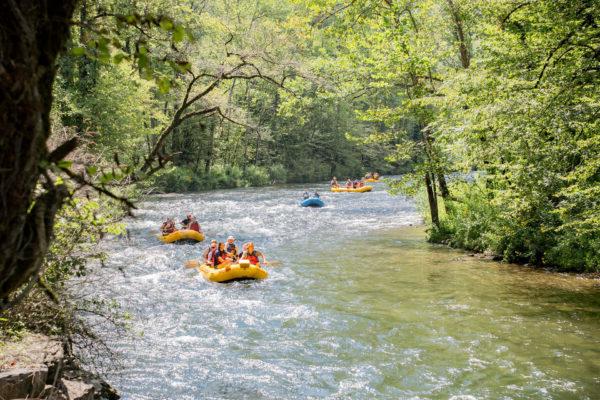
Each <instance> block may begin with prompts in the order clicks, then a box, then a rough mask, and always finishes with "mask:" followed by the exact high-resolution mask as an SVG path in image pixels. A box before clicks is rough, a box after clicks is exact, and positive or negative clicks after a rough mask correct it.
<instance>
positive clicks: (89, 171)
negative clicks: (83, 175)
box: [85, 165, 98, 176]
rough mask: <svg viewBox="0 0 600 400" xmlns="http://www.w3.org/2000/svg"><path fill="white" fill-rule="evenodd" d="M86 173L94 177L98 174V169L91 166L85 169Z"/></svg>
mask: <svg viewBox="0 0 600 400" xmlns="http://www.w3.org/2000/svg"><path fill="white" fill-rule="evenodd" d="M85 171H86V172H87V174H88V175H90V176H92V175H96V172H98V167H96V166H93V165H91V166H89V167H87V168H86V169H85Z"/></svg>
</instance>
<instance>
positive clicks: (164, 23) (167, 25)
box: [160, 17, 173, 32]
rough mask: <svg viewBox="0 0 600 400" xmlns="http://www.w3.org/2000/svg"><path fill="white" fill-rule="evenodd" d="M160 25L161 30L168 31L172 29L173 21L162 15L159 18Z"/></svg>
mask: <svg viewBox="0 0 600 400" xmlns="http://www.w3.org/2000/svg"><path fill="white" fill-rule="evenodd" d="M160 27H161V28H162V29H163V30H165V31H167V32H169V31H171V30H172V29H173V21H171V20H170V19H168V18H164V17H163V18H162V19H161V20H160Z"/></svg>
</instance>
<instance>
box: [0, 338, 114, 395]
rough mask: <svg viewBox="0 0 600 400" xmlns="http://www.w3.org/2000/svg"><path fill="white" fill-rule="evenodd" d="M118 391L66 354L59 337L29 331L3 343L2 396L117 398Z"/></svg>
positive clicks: (0, 351)
mask: <svg viewBox="0 0 600 400" xmlns="http://www.w3.org/2000/svg"><path fill="white" fill-rule="evenodd" d="M119 398H120V396H119V395H118V394H117V392H116V390H115V389H113V388H112V387H111V386H110V385H109V384H108V383H106V382H105V381H104V380H102V379H101V378H100V377H98V376H95V375H94V374H91V373H89V372H87V371H85V370H83V369H81V368H80V367H79V366H78V365H77V364H76V362H74V361H73V360H71V359H70V358H69V357H66V356H65V353H64V351H63V344H62V342H61V341H60V340H57V339H55V338H50V337H47V336H44V335H39V334H28V335H26V336H25V337H23V338H22V339H21V340H19V341H10V342H4V343H0V399H2V400H12V399H51V400H100V399H105V400H116V399H119Z"/></svg>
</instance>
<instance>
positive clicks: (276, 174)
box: [269, 164, 287, 183]
mask: <svg viewBox="0 0 600 400" xmlns="http://www.w3.org/2000/svg"><path fill="white" fill-rule="evenodd" d="M269 178H270V179H271V182H272V183H285V182H287V170H286V169H285V167H284V166H283V165H281V164H274V165H271V166H270V167H269Z"/></svg>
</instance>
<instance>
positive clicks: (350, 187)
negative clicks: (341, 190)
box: [346, 178, 354, 189]
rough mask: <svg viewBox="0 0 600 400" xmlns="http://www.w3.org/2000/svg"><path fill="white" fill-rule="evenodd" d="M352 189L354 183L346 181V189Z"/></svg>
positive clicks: (350, 180)
mask: <svg viewBox="0 0 600 400" xmlns="http://www.w3.org/2000/svg"><path fill="white" fill-rule="evenodd" d="M352 187H354V183H353V182H352V179H350V178H348V179H346V188H348V189H352Z"/></svg>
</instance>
